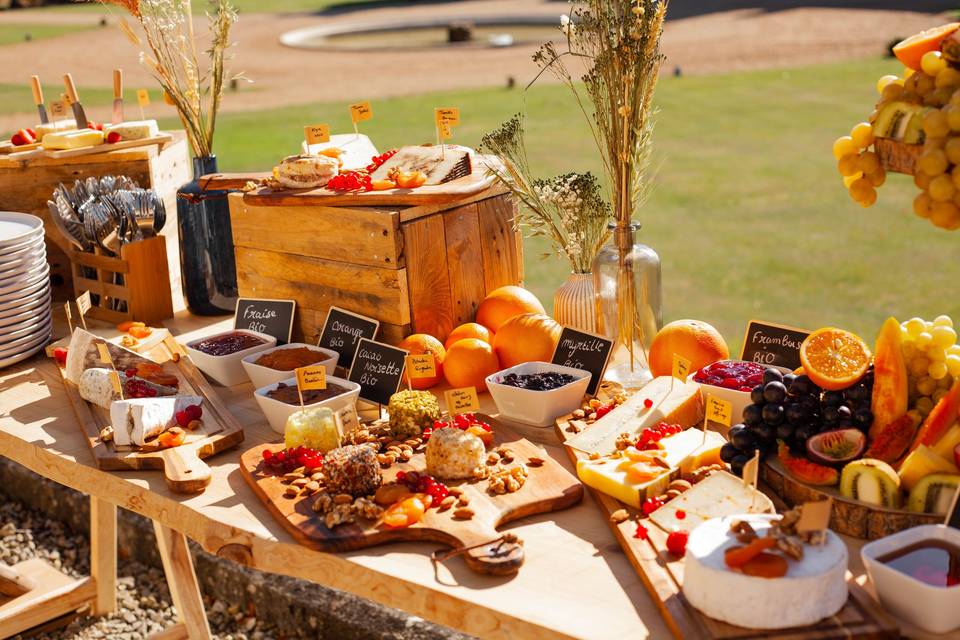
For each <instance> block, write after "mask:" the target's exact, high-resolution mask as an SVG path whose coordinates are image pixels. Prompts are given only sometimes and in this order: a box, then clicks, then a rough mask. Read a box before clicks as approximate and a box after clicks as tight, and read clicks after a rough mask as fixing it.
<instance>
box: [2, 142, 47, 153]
mask: <svg viewBox="0 0 960 640" xmlns="http://www.w3.org/2000/svg"><path fill="white" fill-rule="evenodd" d="M40 146H41V145H40V143H39V142H33V143H30V144H19V145H18V144H13V143H12V142H10V141H9V140H8V141H6V142H0V154H2V155H6V154H9V153H19V152H22V151H33V150H34V149H39V148H40Z"/></svg>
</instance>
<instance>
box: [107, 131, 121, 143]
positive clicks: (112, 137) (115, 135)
mask: <svg viewBox="0 0 960 640" xmlns="http://www.w3.org/2000/svg"><path fill="white" fill-rule="evenodd" d="M116 142H120V132H118V131H111V132H110V133H108V134H107V144H114V143H116Z"/></svg>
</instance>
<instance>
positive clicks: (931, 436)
mask: <svg viewBox="0 0 960 640" xmlns="http://www.w3.org/2000/svg"><path fill="white" fill-rule="evenodd" d="M958 413H960V380H957V381H956V382H954V383H953V387H951V388H950V391H949V392H947V395H945V396H943V397H942V398H940V402H938V403H937V404H935V405H934V406H933V409H932V410H931V411H930V414H929V415H928V416H927V419H926V420H924V421H923V424H922V425H920V430H919V431H918V432H917V437H916V438H914V440H913V444H911V445H910V451H913V450H914V449H916V448H917V447H919V446H920V445H926V446H928V447H932V446H933V445H935V444H937V442H938V441H939V440H940V438H942V437H943V435H944V434H945V433H946V432H947V430H948V429H950V427H951V426H952V425H953V423H954V422H956V421H957V414H958Z"/></svg>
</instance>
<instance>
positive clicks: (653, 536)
mask: <svg viewBox="0 0 960 640" xmlns="http://www.w3.org/2000/svg"><path fill="white" fill-rule="evenodd" d="M571 423H575V424H576V425H577V426H578V427H580V428H587V429H589V428H590V427H589V426H587V425H586V424H585V423H583V422H580V421H574V420H573V419H572V416H565V417H563V418H560V419H558V420H557V424H556V432H557V437H559V438H560V441H561V442H566V441H567V440H568V439H569V438H571V437H572V436H573V435H574V434H573V433H571V432H569V431H567V428H568V427H569V426H570V424H571ZM565 448H566V449H567V453H568V454H569V456H570V459H571V460H572V461H573V463H574V464H576V462H577V460H579V459H580V458H584V457H586V454H584V453H581V452H579V451H576V450H575V449H572V448H571V447H565ZM590 493H591V494H592V495H593V498H594V500H595V501H596V503H597V505H598V506H599V507H600V511H601V513H602V514H603V517H604V518H606V520H607V522H608V524H609V525H610V529H611V530H612V531H613V535H614V536H615V537H616V538H617V541H618V542H619V543H620V546H621V547H622V548H623V551H624V553H626V554H627V558H628V559H629V560H630V564H632V565H633V568H634V569H635V570H636V572H637V574H638V575H639V576H640V578H641V579H642V580H643V584H644V586H645V587H646V588H647V591H648V592H649V593H650V597H651V598H652V599H653V601H654V603H655V604H656V605H657V608H658V609H659V610H660V614H661V615H662V616H663V619H664V622H665V623H666V624H667V626H668V627H669V628H670V631H671V632H672V633H673V635H674V637H675V638H677V639H678V640H690V639H694V640H746V639H748V638H756V639H760V638H773V639H776V640H824V639H827V638H838V639H839V638H847V639H849V640H860V639H862V640H867V639H870V640H875V639H879V638H890V639H891V640H893V639H895V638H899V637H900V632H899V629H898V628H897V625H896V624H895V623H894V622H893V620H892V619H890V618H889V616H887V614H886V613H884V612H883V610H882V609H880V607H879V606H878V605H877V604H876V603H875V602H874V601H873V599H872V598H871V597H870V596H869V594H867V593H866V592H865V591H864V590H863V589H862V588H861V587H860V586H859V585H858V584H856V582H855V581H854V580H852V579H849V580H848V585H849V588H850V597H849V598H848V599H847V604H846V605H845V606H844V607H843V609H841V610H840V612H839V613H837V615H835V616H833V617H832V618H830V619H826V620H821V621H820V622H818V623H817V624H815V625H812V626H809V627H802V628H793V629H779V630H769V629H744V628H742V627H736V626H734V625H731V624H727V623H725V622H720V621H719V620H714V619H713V618H710V617H708V616H705V615H703V614H702V613H700V611H698V610H697V609H696V608H694V607H693V605H691V604H690V603H689V602H688V601H687V599H686V598H685V597H684V595H683V589H682V586H683V567H684V562H683V559H682V558H679V559H678V558H675V557H674V556H672V555H671V554H670V553H668V552H667V534H666V533H664V532H663V531H662V530H661V529H660V528H659V527H657V525H655V524H653V523H652V522H649V521H643V522H644V526H645V527H646V529H647V536H648V537H647V539H646V540H641V539H639V538H636V537H634V534H635V533H636V530H637V524H636V521H635V520H634V519H633V517H631V519H629V520H627V521H625V522H621V523H620V524H616V523H614V522H613V521H612V520H610V516H611V514H613V513H614V512H615V511H618V510H619V509H624V508H626V509H627V510H628V511H630V513H631V516H634V515H635V514H636V511H635V510H634V509H632V508H630V507H627V506H626V505H624V504H623V503H622V502H620V501H619V500H617V499H615V498H612V497H610V496H608V495H606V494H604V493H601V492H599V491H596V490H594V489H590ZM775 503H776V500H775ZM783 506H784V505H783V503H782V502H780V503H779V504H778V507H780V508H782V507H783ZM797 597H803V596H802V594H797ZM744 606H749V602H747V603H745V605H744Z"/></svg>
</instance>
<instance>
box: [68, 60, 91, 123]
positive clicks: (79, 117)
mask: <svg viewBox="0 0 960 640" xmlns="http://www.w3.org/2000/svg"><path fill="white" fill-rule="evenodd" d="M63 84H64V86H65V87H66V88H67V97H68V98H70V108H71V109H73V117H74V119H76V121H77V129H86V128H87V125H89V121H88V120H87V114H86V112H85V111H84V110H83V105H82V104H80V96H79V95H77V86H76V85H75V84H73V76H72V75H70V74H69V73H67V74H65V75H64V76H63Z"/></svg>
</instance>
